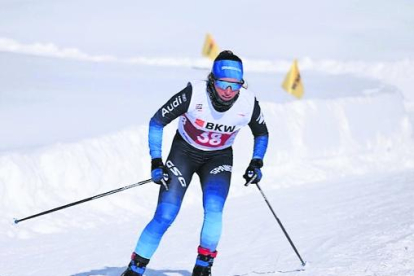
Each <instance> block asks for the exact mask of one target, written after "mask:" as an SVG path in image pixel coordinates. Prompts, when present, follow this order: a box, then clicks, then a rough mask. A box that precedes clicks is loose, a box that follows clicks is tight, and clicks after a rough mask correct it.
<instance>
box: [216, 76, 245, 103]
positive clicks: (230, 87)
mask: <svg viewBox="0 0 414 276" xmlns="http://www.w3.org/2000/svg"><path fill="white" fill-rule="evenodd" d="M242 85H243V84H242V83H240V82H239V81H238V80H237V79H232V78H224V79H220V80H216V81H214V87H215V88H216V91H217V94H218V95H219V97H220V98H221V99H222V100H223V101H230V100H232V99H233V98H234V97H236V95H237V94H238V93H239V92H240V88H241V87H242Z"/></svg>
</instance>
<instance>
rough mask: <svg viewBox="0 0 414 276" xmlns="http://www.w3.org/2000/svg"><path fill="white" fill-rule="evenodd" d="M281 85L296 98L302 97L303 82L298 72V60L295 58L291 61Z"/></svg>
mask: <svg viewBox="0 0 414 276" xmlns="http://www.w3.org/2000/svg"><path fill="white" fill-rule="evenodd" d="M282 87H283V88H284V89H285V90H286V91H287V92H288V93H290V94H292V95H293V96H295V97H296V98H298V99H300V98H302V96H303V83H302V79H301V77H300V73H299V68H298V61H297V60H296V59H295V61H294V62H293V64H292V67H290V70H289V72H288V73H287V75H286V78H285V81H284V82H283V84H282Z"/></svg>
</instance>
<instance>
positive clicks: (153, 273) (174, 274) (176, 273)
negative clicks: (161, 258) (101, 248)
mask: <svg viewBox="0 0 414 276" xmlns="http://www.w3.org/2000/svg"><path fill="white" fill-rule="evenodd" d="M125 269H126V267H105V268H103V269H95V270H91V271H88V272H81V273H76V274H73V275H71V276H120V275H121V274H122V272H124V270H125ZM145 276H191V273H190V272H189V271H187V270H171V269H163V270H154V269H150V268H147V270H146V271H145Z"/></svg>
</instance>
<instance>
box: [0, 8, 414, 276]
mask: <svg viewBox="0 0 414 276" xmlns="http://www.w3.org/2000/svg"><path fill="white" fill-rule="evenodd" d="M79 7H82V8H81V9H80V8H79ZM185 9H189V10H191V11H192V12H183V10H185ZM229 11H231V12H229ZM287 11H295V12H294V13H292V12H287ZM413 14H414V5H412V4H411V3H408V2H407V1H402V0H397V1H395V2H393V3H387V2H385V1H379V2H378V1H375V2H374V1H373V0H369V1H364V2H363V3H361V1H336V2H335V3H331V2H330V1H327V0H317V1H313V2H312V3H303V2H302V3H300V1H290V2H284V3H278V2H274V1H268V0H260V1H257V2H255V3H253V2H252V1H236V0H231V1H225V2H222V1H218V0H213V1H211V2H210V4H209V7H208V8H206V6H204V5H200V4H199V3H195V2H194V1H190V0H178V1H174V2H171V3H165V2H162V1H150V2H148V3H145V4H143V3H141V2H139V1H138V2H137V1H130V0H128V1H123V3H122V5H120V4H119V3H115V2H113V1H96V0H93V1H86V2H85V1H79V0H75V1H41V2H39V1H9V0H5V1H0V244H1V245H2V246H1V248H0V260H1V261H0V276H56V275H59V276H69V275H71V276H89V275H107V276H118V275H120V273H121V272H122V271H123V270H124V269H125V266H126V265H127V263H128V259H129V256H130V253H131V251H132V250H133V248H134V247H135V243H136V240H137V238H138V235H139V233H140V232H141V230H142V229H143V228H144V227H145V225H146V223H147V222H148V221H149V219H150V218H151V216H152V214H153V211H154V208H155V204H156V198H157V186H155V185H153V184H146V185H144V186H141V187H138V188H134V189H131V190H128V191H125V192H122V193H118V194H115V195H111V196H109V197H105V198H102V199H98V200H95V201H92V202H89V203H85V204H82V205H79V206H76V207H72V208H69V209H66V210H63V211H59V212H55V213H52V214H49V215H46V216H42V217H39V218H36V219H32V220H28V221H25V222H22V223H20V224H18V225H14V224H12V221H13V217H15V218H23V217H25V216H28V215H31V214H34V213H38V212H41V211H44V210H47V209H51V208H54V207H56V206H60V205H63V204H66V203H69V202H73V201H76V200H79V199H82V198H86V197H90V196H93V195H95V194H99V193H103V192H106V191H108V190H112V189H116V188H119V187H122V186H125V185H129V184H132V183H135V182H137V181H141V180H145V179H147V178H149V175H150V172H149V168H150V160H149V155H148V146H147V124H148V121H149V118H150V117H151V116H152V114H153V113H154V112H155V111H156V109H157V108H158V107H159V106H160V105H161V104H162V103H163V102H164V101H166V100H167V99H168V98H169V97H170V96H171V95H172V94H173V93H175V92H176V91H178V90H179V89H181V88H182V87H183V86H185V85H186V83H187V81H189V80H200V79H204V78H205V76H206V74H207V73H208V68H209V67H210V65H211V61H209V60H207V59H204V58H201V57H200V50H201V45H202V42H203V39H204V35H205V33H207V32H211V33H212V34H213V36H214V37H215V38H216V40H217V42H218V43H219V46H220V47H222V48H231V49H233V50H234V51H235V52H236V53H237V54H239V55H240V56H241V57H242V58H243V60H244V61H245V69H246V80H247V81H248V84H249V87H250V88H251V89H252V90H253V91H255V92H256V94H257V96H258V98H259V100H260V102H261V106H262V108H263V110H264V114H265V118H266V121H267V124H268V127H269V130H270V133H271V136H270V145H269V149H268V153H267V156H266V159H265V167H264V168H263V173H264V178H263V181H262V185H261V186H262V188H263V190H264V192H265V193H266V195H267V196H268V198H269V200H270V202H271V204H272V205H273V207H274V209H275V211H276V213H277V214H278V216H279V217H280V219H281V221H282V222H283V223H284V225H285V227H286V229H287V231H288V233H289V234H290V235H291V237H292V240H293V242H294V243H295V244H296V246H297V248H298V250H299V252H300V253H301V255H302V257H303V258H304V259H305V260H306V261H308V263H309V265H308V266H307V267H306V271H301V272H297V271H295V269H297V268H299V267H300V262H299V259H298V258H297V257H296V256H295V254H294V252H293V250H292V248H291V247H290V246H289V243H288V242H287V240H286V238H285V237H284V236H283V233H282V231H281V230H280V228H279V226H278V225H277V222H276V220H275V219H274V218H273V217H272V215H271V213H270V211H269V209H268V208H267V206H266V204H265V202H264V200H263V198H262V197H261V195H260V193H259V192H258V191H257V189H256V187H255V186H251V187H248V188H246V187H244V186H243V179H242V177H241V175H242V174H243V172H244V169H245V167H246V165H247V164H248V162H249V160H250V158H251V149H252V145H253V144H252V137H251V133H250V131H249V130H248V129H244V130H243V131H241V133H240V134H239V137H238V138H237V139H236V143H235V145H234V148H235V152H234V156H235V164H234V169H233V171H234V177H233V179H232V188H231V191H230V196H229V199H228V203H227V206H226V212H225V220H224V232H223V236H222V240H221V243H220V245H219V248H218V250H219V256H218V258H217V260H216V263H215V265H214V268H213V272H214V275H215V276H236V275H239V276H242V275H245V276H250V275H282V274H288V275H312V276H319V275H320V276H322V275H323V276H325V275H332V276H333V275H335V276H337V275H338V276H351V275H352V276H354V275H355V276H369V275H372V276H373V275H376V276H391V275H392V276H411V275H414V261H413V258H412V256H413V253H414V252H413V248H414V236H413V233H414V223H413V221H414V220H413V219H414V216H413V214H414V210H413V209H414V207H413V204H412V197H413V195H414V187H413V183H414V173H413V172H414V135H413V131H414V129H413V127H414V90H413V88H412V87H414V79H413V78H412V75H413V74H414V51H413V48H412V43H413V41H414V36H413V34H414V33H413V32H412V25H413V23H414V22H413V18H414V17H413ZM223 18H226V19H227V20H230V19H231V22H232V24H228V25H223V24H224V23H223ZM294 58H298V60H299V68H300V70H301V73H302V78H303V80H304V85H305V97H304V99H303V100H300V101H298V100H296V99H294V98H293V97H291V96H290V95H288V94H287V93H285V92H284V91H282V89H281V87H280V84H281V82H282V80H283V78H284V75H285V73H286V72H287V70H288V68H289V66H290V65H291V62H292V60H293V59H294ZM175 127H176V123H172V124H171V125H170V126H168V127H167V128H166V131H165V135H164V136H165V137H164V138H165V139H164V144H163V146H164V151H163V155H164V156H166V155H167V153H168V149H169V146H170V142H171V139H172V136H173V134H174V131H175ZM200 198H201V195H200V188H199V183H198V181H197V179H194V180H193V182H192V184H191V187H190V188H189V191H188V193H187V195H186V198H185V201H184V203H183V208H182V211H181V213H180V215H179V217H178V218H177V221H176V222H175V224H174V225H173V226H172V227H171V229H170V230H169V231H168V232H167V234H166V236H165V237H164V239H163V242H162V244H161V246H160V248H159V250H158V251H157V252H156V254H155V255H154V258H153V259H152V260H151V263H150V266H149V267H148V273H147V274H146V275H148V276H158V275H160V276H172V275H181V276H190V275H191V269H192V266H193V264H194V260H195V257H196V247H197V245H198V239H199V230H200V227H201V222H202V212H203V211H202V208H201V202H200Z"/></svg>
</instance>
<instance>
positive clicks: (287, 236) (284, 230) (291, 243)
mask: <svg viewBox="0 0 414 276" xmlns="http://www.w3.org/2000/svg"><path fill="white" fill-rule="evenodd" d="M256 177H257V175H255V176H253V177H252V179H251V180H250V181H249V182H247V183H246V184H245V186H248V185H249V184H251V183H252V182H253V181H254V180H255V179H256ZM255 184H256V186H257V188H258V189H259V191H260V193H261V194H262V196H263V198H264V200H265V201H266V203H267V206H268V207H269V209H270V211H271V212H272V214H273V216H274V217H275V219H276V220H277V222H278V223H279V225H280V228H282V231H283V233H284V234H285V236H286V238H287V239H288V241H289V243H290V245H291V246H292V248H293V250H294V251H295V253H296V255H297V256H298V258H299V260H300V262H301V263H302V266H305V265H306V263H305V262H304V261H303V259H302V257H301V256H300V254H299V252H298V250H297V249H296V246H295V245H294V244H293V242H292V239H291V238H290V237H289V234H288V233H287V232H286V229H285V227H284V226H283V224H282V222H281V221H280V219H279V218H278V217H277V215H276V213H275V211H274V210H273V208H272V205H270V202H269V200H267V197H266V195H265V194H264V192H263V191H262V189H261V188H260V185H259V183H255Z"/></svg>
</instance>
